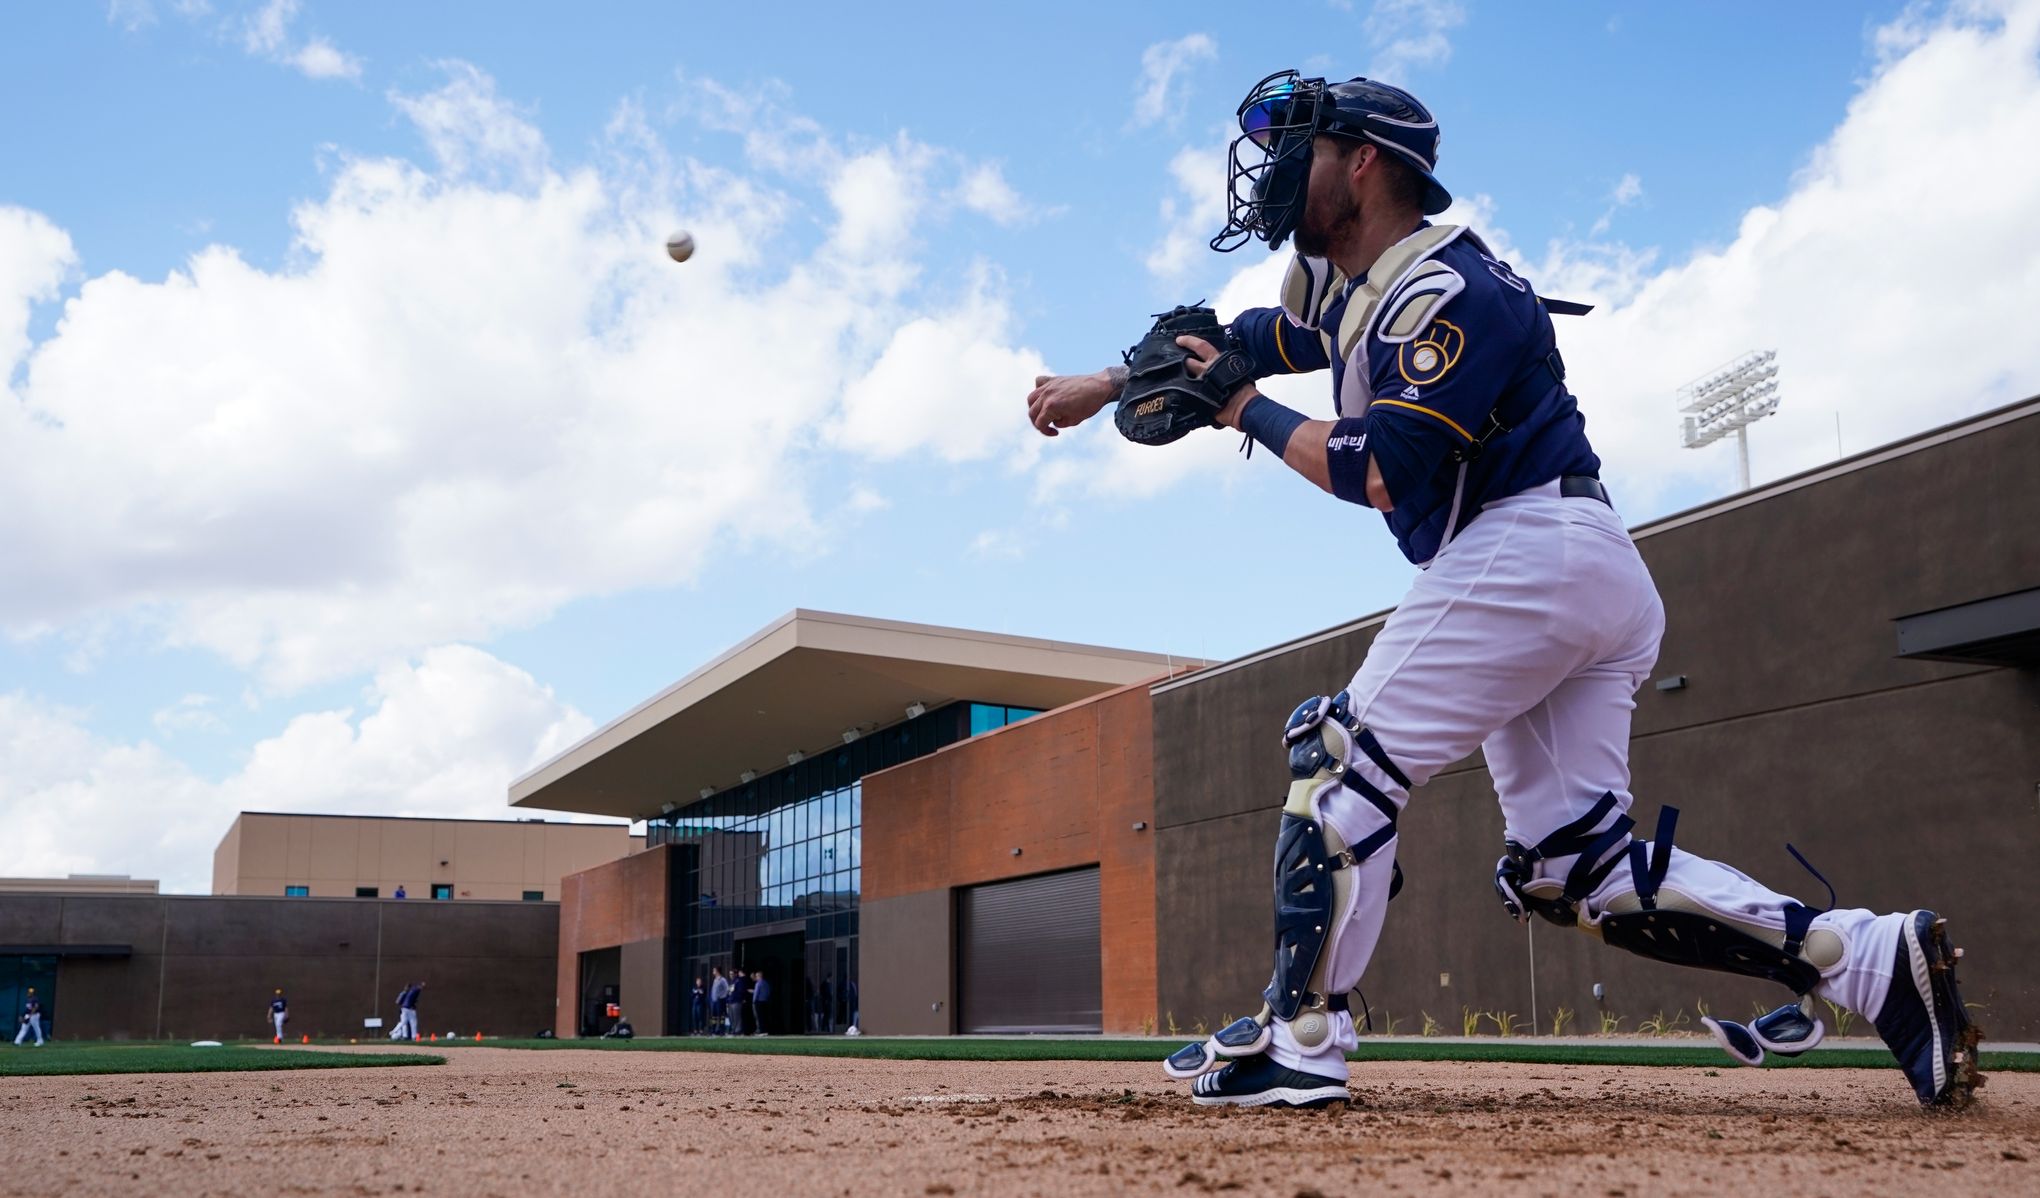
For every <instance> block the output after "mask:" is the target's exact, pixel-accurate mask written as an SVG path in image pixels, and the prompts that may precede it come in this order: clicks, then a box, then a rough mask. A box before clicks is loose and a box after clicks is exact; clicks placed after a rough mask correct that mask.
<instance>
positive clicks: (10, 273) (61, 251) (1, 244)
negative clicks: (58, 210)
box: [0, 206, 78, 382]
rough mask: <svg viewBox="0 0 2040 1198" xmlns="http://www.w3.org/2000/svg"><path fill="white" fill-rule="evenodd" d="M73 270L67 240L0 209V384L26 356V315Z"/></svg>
mask: <svg viewBox="0 0 2040 1198" xmlns="http://www.w3.org/2000/svg"><path fill="white" fill-rule="evenodd" d="M77 264H78V254H77V251H75V250H74V249H72V248H71V237H70V235H69V234H67V233H65V232H64V231H63V230H62V229H59V228H58V227H57V226H56V225H54V224H52V223H51V222H50V220H49V218H48V217H46V216H43V215H42V214H41V213H38V212H30V211H28V210H27V209H25V208H8V207H5V206H0V382H5V381H6V380H7V379H9V378H10V377H12V376H13V374H14V371H15V369H16V368H17V367H18V366H19V365H20V364H21V360H22V358H23V357H25V356H26V355H27V353H28V344H29V343H28V316H29V309H30V308H31V307H32V306H33V305H34V304H36V303H38V302H42V301H45V300H49V299H53V298H55V296H56V294H57V287H58V285H59V284H61V283H62V282H63V281H64V278H65V276H66V275H68V274H69V273H70V272H71V270H72V269H73V268H75V267H76V266H77Z"/></svg>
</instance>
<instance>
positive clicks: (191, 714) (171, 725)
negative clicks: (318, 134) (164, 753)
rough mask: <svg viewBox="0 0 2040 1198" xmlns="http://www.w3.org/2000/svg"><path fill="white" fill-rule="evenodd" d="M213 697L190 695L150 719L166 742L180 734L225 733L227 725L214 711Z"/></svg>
mask: <svg viewBox="0 0 2040 1198" xmlns="http://www.w3.org/2000/svg"><path fill="white" fill-rule="evenodd" d="M213 706H214V699H213V697H212V696H211V695H200V694H189V695H185V696H183V697H182V698H180V699H178V700H177V701H176V702H175V703H172V704H171V705H170V706H168V707H165V708H163V709H162V710H161V711H158V712H156V714H155V715H153V716H151V717H149V722H150V723H152V724H154V725H155V726H156V732H157V733H158V734H159V735H161V736H162V737H164V738H165V739H166V740H167V739H169V738H171V737H174V736H176V735H177V734H178V733H180V732H225V731H226V730H227V723H226V721H225V720H222V719H221V718H220V717H219V716H218V714H217V713H215V712H214V711H213Z"/></svg>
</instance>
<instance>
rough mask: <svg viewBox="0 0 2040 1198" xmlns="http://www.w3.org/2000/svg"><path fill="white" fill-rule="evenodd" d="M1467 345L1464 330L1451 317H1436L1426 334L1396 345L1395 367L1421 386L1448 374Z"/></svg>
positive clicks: (1405, 376)
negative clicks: (1443, 318)
mask: <svg viewBox="0 0 2040 1198" xmlns="http://www.w3.org/2000/svg"><path fill="white" fill-rule="evenodd" d="M1465 348H1466V333H1465V331H1464V330H1462V329H1461V328H1460V327H1459V326H1458V325H1456V324H1453V323H1452V322H1451V321H1449V320H1434V321H1432V322H1431V327H1430V328H1428V329H1425V330H1424V334H1423V336H1421V337H1419V338H1417V339H1416V340H1415V341H1406V342H1404V343H1403V344H1402V345H1400V346H1397V347H1396V353H1395V368H1396V369H1397V370H1398V371H1401V372H1402V376H1403V378H1405V379H1407V380H1408V381H1410V382H1412V383H1415V384H1416V385H1418V386H1420V387H1421V386H1424V385H1426V384H1429V383H1435V382H1437V381H1438V380H1439V379H1441V378H1444V377H1445V372H1446V371H1448V370H1450V369H1452V367H1453V366H1454V364H1456V363H1457V362H1458V361H1459V355H1460V352H1461V351H1463V350H1464V349H1465Z"/></svg>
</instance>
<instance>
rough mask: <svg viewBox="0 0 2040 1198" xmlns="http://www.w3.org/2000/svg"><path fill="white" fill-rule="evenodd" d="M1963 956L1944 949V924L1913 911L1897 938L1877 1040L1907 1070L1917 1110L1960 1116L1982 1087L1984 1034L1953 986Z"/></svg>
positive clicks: (1932, 916)
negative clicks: (1934, 1109)
mask: <svg viewBox="0 0 2040 1198" xmlns="http://www.w3.org/2000/svg"><path fill="white" fill-rule="evenodd" d="M1961 956H1962V950H1961V949H1959V948H1951V947H1950V946H1949V944H1948V921H1947V920H1945V919H1942V918H1941V917H1940V916H1938V915H1936V914H1934V913H1933V912H1932V911H1915V912H1913V913H1912V916H1911V918H1909V919H1907V920H1906V924H1905V928H1904V930H1903V931H1902V932H1901V933H1900V935H1899V938H1898V960H1897V963H1896V964H1895V965H1894V966H1893V968H1892V974H1891V989H1890V990H1889V991H1887V992H1886V993H1885V995H1884V1007H1883V1009H1882V1010H1880V1011H1879V1012H1878V1013H1877V1020H1876V1023H1877V1034H1878V1035H1880V1036H1882V1037H1884V1042H1885V1044H1887V1045H1889V1046H1890V1048H1891V1054H1892V1055H1893V1056H1895V1057H1897V1058H1898V1064H1899V1067H1900V1068H1901V1069H1903V1070H1905V1076H1906V1080H1907V1081H1909V1082H1911V1083H1912V1087H1913V1091H1914V1092H1915V1093H1916V1094H1918V1095H1919V1099H1920V1105H1921V1106H1924V1107H1939V1108H1944V1109H1949V1110H1960V1109H1961V1108H1963V1107H1966V1106H1968V1105H1969V1103H1970V1101H1971V1100H1972V1099H1973V1098H1974V1097H1975V1094H1976V1088H1977V1087H1978V1086H1981V1085H1982V1084H1983V1081H1984V1079H1983V1075H1982V1074H1981V1073H1979V1072H1977V1069H1976V1048H1977V1044H1978V1043H1979V1042H1980V1041H1981V1040H1982V1039H1983V1030H1982V1029H1981V1028H1979V1027H1977V1026H1976V1025H1975V1024H1974V1023H1971V1022H1970V1020H1969V1012H1968V1011H1966V1010H1965V1009H1963V1006H1962V993H1961V991H1960V990H1958V989H1957V988H1956V986H1955V963H1956V962H1957V961H1958V960H1960V959H1961Z"/></svg>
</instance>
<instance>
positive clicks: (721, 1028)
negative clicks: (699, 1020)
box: [708, 965, 730, 1036]
mask: <svg viewBox="0 0 2040 1198" xmlns="http://www.w3.org/2000/svg"><path fill="white" fill-rule="evenodd" d="M709 973H710V975H711V976H710V979H709V983H708V1018H709V1029H708V1030H709V1031H710V1032H711V1033H712V1034H714V1035H717V1036H721V1035H725V1034H727V1033H728V1032H729V1014H730V980H729V979H728V978H726V977H724V976H723V971H722V966H720V965H715V966H711V967H710V969H709Z"/></svg>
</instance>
